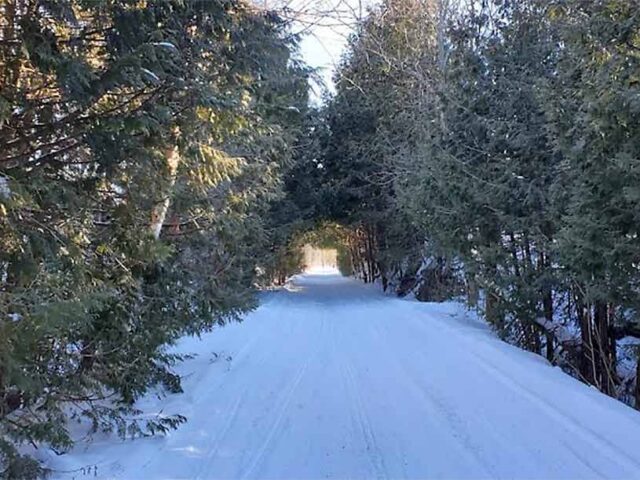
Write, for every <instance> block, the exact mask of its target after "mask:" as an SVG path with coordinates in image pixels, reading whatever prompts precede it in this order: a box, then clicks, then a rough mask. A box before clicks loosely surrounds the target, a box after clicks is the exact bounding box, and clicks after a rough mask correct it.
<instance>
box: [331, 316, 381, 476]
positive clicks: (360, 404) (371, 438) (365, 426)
mask: <svg viewBox="0 0 640 480" xmlns="http://www.w3.org/2000/svg"><path fill="white" fill-rule="evenodd" d="M332 326H333V322H332ZM332 334H333V335H332V337H333V339H335V338H336V336H335V330H334V329H333V328H332ZM332 346H333V353H334V358H336V359H337V361H336V363H337V364H338V365H339V368H340V373H341V375H342V378H343V381H344V384H345V387H346V390H347V393H348V395H349V400H350V401H349V404H350V408H351V412H352V413H351V417H352V421H354V423H355V424H356V425H357V426H358V430H360V433H361V434H362V438H363V440H364V443H365V446H366V449H367V455H368V457H369V462H370V463H371V467H372V469H373V474H374V475H375V478H376V479H381V480H384V479H387V478H389V475H388V471H387V468H386V465H385V462H384V457H383V455H382V451H381V450H380V447H379V446H378V442H377V439H376V435H375V431H374V428H373V425H372V423H371V420H370V418H369V416H368V415H367V411H366V408H365V406H364V400H363V398H362V395H361V394H360V389H359V388H358V385H357V382H356V378H355V375H354V369H353V363H352V362H351V361H350V360H349V359H348V358H347V356H346V355H345V354H342V355H340V356H339V354H338V352H337V349H336V347H335V341H333V342H332ZM340 359H341V361H340Z"/></svg>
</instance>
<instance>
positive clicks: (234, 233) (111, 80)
mask: <svg viewBox="0 0 640 480" xmlns="http://www.w3.org/2000/svg"><path fill="white" fill-rule="evenodd" d="M0 5H1V6H0V19H1V20H2V24H1V25H0V92H1V93H0V143H1V144H2V146H3V148H2V152H0V359H1V362H0V435H1V438H2V439H3V440H2V444H1V449H0V452H1V454H0V471H1V472H3V474H4V475H5V476H8V477H10V478H20V477H25V478H27V477H33V476H35V475H36V474H38V466H37V465H35V464H34V463H33V462H32V461H31V460H29V459H28V458H25V457H22V456H20V455H19V454H18V453H17V451H16V450H15V446H18V445H21V444H25V443H31V444H42V445H48V446H50V447H51V448H54V449H56V450H57V451H65V450H66V449H68V448H69V447H70V446H71V444H72V441H71V438H69V435H68V432H67V421H68V420H69V419H70V418H79V419H80V418H84V419H88V420H89V421H90V423H91V424H92V425H93V430H94V431H98V430H111V431H116V432H117V433H119V434H120V435H123V436H124V435H141V434H147V433H151V434H153V433H158V432H160V433H162V432H164V431H166V430H167V429H169V428H174V427H176V426H177V425H179V424H180V423H181V422H183V421H184V418H182V417H180V416H179V415H178V416H168V417H165V418H158V419H156V420H154V421H150V422H147V421H145V422H142V423H141V422H139V421H138V420H137V419H136V417H137V412H136V411H135V409H134V408H133V407H132V405H133V403H134V401H135V400H136V399H137V398H138V397H140V396H141V395H142V394H144V393H145V392H147V391H148V390H149V389H150V388H152V387H155V386H159V387H162V388H164V389H165V390H166V391H167V392H171V393H173V392H179V391H180V379H179V378H178V377H177V376H176V375H175V374H173V373H172V366H173V365H174V364H175V363H176V362H178V361H180V358H178V357H176V356H175V355H172V354H170V353H168V350H167V347H168V346H169V345H171V343H172V342H174V341H175V340H176V339H177V338H179V337H180V336H182V335H185V334H198V333H201V332H203V331H205V330H208V329H210V328H213V327H214V326H215V325H219V324H223V323H225V322H227V321H230V320H237V319H239V318H240V316H241V315H242V314H243V313H244V312H246V311H247V310H248V309H250V308H252V306H253V305H254V302H255V300H254V296H253V291H254V285H255V283H256V281H257V277H256V267H257V266H259V265H260V264H262V263H265V262H270V261H271V256H270V254H269V253H268V252H267V253H262V252H264V251H265V246H268V245H269V244H270V243H271V242H277V241H278V240H277V239H275V240H274V239H273V235H274V232H273V231H272V229H271V228H270V226H269V222H270V220H269V217H268V214H269V212H270V211H271V205H272V203H273V202H274V201H276V200H278V199H279V198H281V197H282V176H283V174H284V173H285V172H286V171H287V169H289V168H291V166H290V160H291V158H292V155H293V150H292V149H293V146H294V145H295V143H296V138H297V136H298V135H299V132H300V129H301V124H302V122H303V119H304V118H305V115H306V104H307V77H308V71H307V69H306V67H304V66H303V65H302V64H301V63H300V62H299V60H298V59H297V57H296V53H295V51H296V39H295V38H294V37H292V36H291V35H290V33H289V32H288V30H287V27H286V25H285V24H284V23H283V22H282V21H281V20H280V19H279V18H278V17H277V16H276V15H274V14H272V13H265V12H260V11H257V10H255V9H254V8H253V7H252V6H251V5H249V4H248V3H246V2H244V1H241V0H237V1H236V0H219V1H218V0H215V1H214V0H212V1H208V2H201V1H196V0H194V1H182V0H158V1H148V2H145V1H142V2H140V1H137V0H136V1H122V2H107V1H82V0H77V1H76V0H65V1H55V2H50V1H44V0H16V1H13V0H8V1H5V2H3V3H2V4H0Z"/></svg>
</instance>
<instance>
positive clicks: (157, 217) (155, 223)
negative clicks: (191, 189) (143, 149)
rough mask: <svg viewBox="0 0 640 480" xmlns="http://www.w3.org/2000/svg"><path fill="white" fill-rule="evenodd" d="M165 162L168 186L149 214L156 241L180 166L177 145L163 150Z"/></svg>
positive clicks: (165, 215)
mask: <svg viewBox="0 0 640 480" xmlns="http://www.w3.org/2000/svg"><path fill="white" fill-rule="evenodd" d="M165 161H166V167H167V173H168V176H169V185H168V188H167V191H166V192H165V195H164V199H163V200H161V201H160V202H159V203H158V204H156V206H155V207H154V208H153V210H152V212H151V225H150V230H151V234H152V235H153V237H154V238H155V239H156V240H157V239H159V238H160V233H162V225H164V221H165V219H166V218H167V212H168V211H169V207H170V205H171V193H172V191H173V187H174V186H175V184H176V178H177V174H178V165H179V164H180V151H179V149H178V146H177V145H175V146H173V147H169V148H167V149H166V150H165Z"/></svg>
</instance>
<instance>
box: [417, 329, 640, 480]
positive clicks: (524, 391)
mask: <svg viewBox="0 0 640 480" xmlns="http://www.w3.org/2000/svg"><path fill="white" fill-rule="evenodd" d="M438 323H439V325H440V326H442V327H444V328H445V329H446V330H447V331H448V332H449V333H450V334H451V335H452V336H453V337H455V338H456V339H457V340H458V341H459V342H460V343H462V344H463V345H464V346H466V348H465V351H466V352H467V353H469V354H471V355H472V356H473V357H474V358H475V359H476V360H477V361H478V364H479V365H481V366H482V367H483V369H484V370H485V371H486V372H487V375H488V376H491V377H492V378H494V379H496V380H497V381H498V382H499V383H501V384H502V385H504V386H505V387H506V388H508V389H509V390H511V391H512V392H514V393H515V394H516V395H518V396H520V397H524V398H526V399H527V400H529V402H531V403H532V404H534V405H535V406H537V407H538V408H539V409H540V410H541V411H543V412H544V413H545V414H547V415H548V416H549V417H550V418H552V419H553V420H555V422H556V424H559V425H561V426H562V427H563V428H565V430H567V431H569V432H571V433H573V434H576V435H578V436H580V437H581V438H582V439H583V440H585V441H586V442H587V443H589V444H590V445H591V446H593V447H594V448H595V449H596V450H597V451H600V452H603V453H605V454H606V456H607V457H608V458H609V459H610V460H612V461H613V462H614V463H617V464H619V465H624V466H625V468H627V469H629V470H631V471H635V472H636V473H639V474H640V463H639V462H637V461H636V460H635V459H634V458H632V457H631V456H629V455H628V454H626V453H625V452H620V451H619V449H617V448H616V447H615V446H614V445H613V444H612V443H611V442H610V441H609V440H607V439H605V438H602V437H600V436H599V435H597V434H596V433H595V432H593V431H592V430H591V429H590V428H588V427H587V426H585V425H583V424H581V423H579V422H578V421H577V420H575V419H574V418H573V417H571V416H569V415H566V414H565V413H564V412H563V411H562V410H560V409H558V408H557V407H555V406H554V405H552V404H551V403H550V402H549V401H547V400H546V399H544V398H543V397H541V396H540V395H539V394H538V393H536V392H534V391H532V390H531V389H529V388H528V387H526V386H525V385H523V384H522V383H521V382H519V381H517V380H516V379H514V378H513V377H512V376H510V375H508V374H506V373H505V372H504V371H502V370H501V369H500V368H498V367H497V366H495V365H494V364H493V363H491V362H489V361H488V360H487V359H486V358H485V357H484V356H483V355H482V354H480V353H479V352H477V351H476V348H475V345H474V344H473V343H472V342H470V341H469V340H467V339H466V338H465V337H464V336H463V335H461V334H460V332H458V331H457V330H455V329H453V328H451V327H450V326H449V325H447V324H446V322H442V321H439V322H438ZM416 325H419V326H420V328H421V329H422V330H423V331H424V332H425V333H428V329H425V328H424V325H422V324H420V322H416Z"/></svg>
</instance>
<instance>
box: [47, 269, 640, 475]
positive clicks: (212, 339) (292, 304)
mask: <svg viewBox="0 0 640 480" xmlns="http://www.w3.org/2000/svg"><path fill="white" fill-rule="evenodd" d="M179 349H180V351H183V352H193V353H197V354H198V355H197V357H196V358H194V359H193V360H189V361H187V362H185V363H184V364H183V365H181V366H180V369H181V372H182V373H183V374H184V375H185V379H184V388H185V393H184V394H182V395H171V396H169V397H167V398H164V399H160V400H159V399H157V398H155V397H153V396H149V398H146V399H144V400H143V401H142V402H140V407H141V408H143V409H144V410H145V411H147V412H150V413H153V412H157V411H159V410H160V409H162V411H163V412H164V413H167V414H168V413H182V414H184V415H186V416H187V417H188V418H189V422H188V423H187V424H185V425H183V426H182V427H181V428H180V429H179V430H177V431H175V432H172V433H171V434H170V435H169V436H168V437H165V438H150V439H139V440H135V441H127V442H124V443H123V442H117V441H114V440H113V439H108V438H99V439H96V441H95V443H94V444H92V445H91V446H89V447H88V448H86V447H78V448H76V450H75V451H74V452H72V453H71V454H69V455H65V456H62V457H57V458H55V459H53V467H54V468H57V469H61V470H75V469H78V468H80V467H92V468H87V469H86V470H85V473H87V472H90V473H89V475H88V476H87V478H95V477H94V474H95V473H96V469H95V468H94V466H97V477H98V478H122V479H156V478H158V479H159V478H190V479H191V478H193V479H213V478H234V479H235V478H273V479H276V478H277V479H312V478H313V479H320V478H339V479H347V478H349V479H356V478H390V479H395V478H416V479H417V478H421V479H422V478H448V479H449V478H456V479H463V478H464V479H478V478H505V479H506V478H537V479H552V478H575V479H578V478H579V479H587V478H615V479H623V478H628V479H631V478H637V479H640V414H638V413H637V412H635V411H633V410H632V409H630V408H628V407H626V406H624V405H622V404H620V403H618V402H616V401H614V400H612V399H609V398H607V397H605V396H604V395H601V394H600V393H598V392H597V391H595V390H593V389H591V388H588V387H587V386H585V385H582V384H581V383H579V382H578V381H576V380H574V379H572V378H570V377H569V376H567V375H566V374H564V373H562V372H561V371H559V370H558V369H556V368H552V367H550V366H549V365H548V364H547V363H546V362H545V361H544V360H543V359H541V358H540V357H537V356H534V355H532V354H529V353H526V352H523V351H520V350H518V349H516V348H514V347H511V346H509V345H506V344H504V343H502V342H500V341H499V340H497V339H496V338H495V337H494V336H493V335H492V334H491V333H490V332H489V331H488V330H487V329H486V328H485V327H484V326H483V325H482V324H481V323H480V322H479V321H477V320H474V319H473V317H472V316H467V315H465V313H464V311H463V310H462V309H460V308H459V307H456V306H455V305H451V304H449V305H433V304H420V303H418V302H411V301H406V300H400V299H395V298H390V297H388V296H384V295H382V294H380V293H379V292H378V291H377V290H376V289H374V288H372V287H366V286H364V285H362V284H360V283H359V282H356V281H354V280H350V279H345V278H342V277H339V276H335V275H334V276H330V275H325V276H313V275H306V276H299V277H297V278H295V279H294V281H293V282H292V284H291V285H290V287H289V288H288V290H286V291H281V292H276V293H272V294H268V295H266V296H265V298H264V301H263V304H262V306H261V307H260V308H259V309H258V310H257V311H256V312H254V313H252V314H251V315H249V317H248V318H247V319H246V321H245V322H244V323H242V324H234V325H230V326H228V327H225V328H222V329H217V330H215V331H214V332H212V333H211V334H208V335H206V336H204V337H203V339H202V340H197V339H186V340H184V341H183V342H182V343H181V344H180V346H179ZM56 476H59V477H60V478H72V477H75V478H76V479H77V480H81V479H82V478H83V477H84V476H85V475H82V471H77V470H76V471H75V473H67V474H62V473H58V474H57V475H56Z"/></svg>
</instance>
